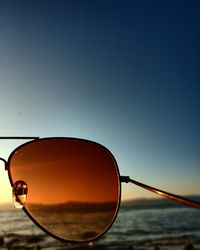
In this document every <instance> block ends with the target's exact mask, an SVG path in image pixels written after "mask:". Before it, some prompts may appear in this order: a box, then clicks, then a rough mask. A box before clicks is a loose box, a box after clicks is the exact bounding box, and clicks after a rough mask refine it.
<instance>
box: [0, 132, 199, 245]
mask: <svg viewBox="0 0 200 250" xmlns="http://www.w3.org/2000/svg"><path fill="white" fill-rule="evenodd" d="M0 139H25V140H29V141H28V142H27V143H24V144H22V145H21V146H19V147H17V148H16V149H15V150H14V151H13V152H12V153H11V155H10V156H9V158H8V160H5V159H3V158H0V160H1V161H3V162H4V163H5V170H7V171H8V176H9V180H10V184H11V186H12V190H13V202H14V205H15V206H16V207H17V208H22V209H23V210H24V212H25V213H26V214H27V215H28V217H29V218H30V219H31V220H32V221H33V222H34V223H35V224H36V225H37V226H39V228H41V229H42V230H43V231H45V232H46V233H47V234H49V235H50V236H52V237H54V238H56V239H59V240H62V241H65V242H72V243H84V242H91V241H93V240H95V239H97V238H99V237H100V236H102V235H103V234H105V233H106V232H107V231H108V230H109V228H110V227H111V226H112V224H113V222H114V221H115V219H116V217H117V213H118V210H119V206H120V200H121V184H122V183H132V184H135V185H137V186H140V187H142V188H145V189H147V190H150V191H152V192H154V193H157V194H159V195H162V196H165V197H167V198H169V199H173V200H176V201H178V202H181V203H184V204H186V205H189V206H192V207H195V208H200V203H199V202H197V201H193V200H189V199H186V198H184V197H181V196H178V195H174V194H172V193H168V192H165V191H163V190H160V189H157V188H154V187H151V186H148V185H145V184H143V183H140V182H138V181H135V180H133V179H131V178H130V177H129V176H121V175H120V173H119V168H118V165H117V162H116V160H115V158H114V156H113V155H112V153H111V152H110V151H109V150H108V149H107V148H105V147H104V146H102V145H100V144H99V143H96V142H93V141H89V140H85V139H77V138H66V137H55V138H54V137H53V138H42V139H40V138H39V137H0Z"/></svg>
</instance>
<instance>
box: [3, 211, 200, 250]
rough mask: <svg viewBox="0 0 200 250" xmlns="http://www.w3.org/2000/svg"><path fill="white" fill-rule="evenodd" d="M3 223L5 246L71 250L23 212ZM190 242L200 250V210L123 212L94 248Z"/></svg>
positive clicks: (168, 245)
mask: <svg viewBox="0 0 200 250" xmlns="http://www.w3.org/2000/svg"><path fill="white" fill-rule="evenodd" d="M0 223H1V226H0V236H3V237H4V241H5V244H7V243H9V242H12V241H14V242H16V239H17V242H18V244H21V245H23V244H27V242H28V243H30V244H37V245H40V246H41V247H42V249H45V248H46V249H62V247H63V249H67V248H66V244H62V243H60V242H59V241H57V240H55V239H53V238H51V237H50V236H47V235H46V234H45V233H43V232H42V231H41V230H40V229H38V227H37V226H35V225H34V224H33V222H31V220H30V219H29V218H28V217H27V216H26V215H25V214H24V212H23V211H22V210H10V211H0ZM20 240H21V243H20ZM188 242H191V243H192V244H193V245H194V246H195V248H197V249H200V210H199V209H193V208H188V207H179V208H178V207H177V208H162V209H159V208H157V209H147V208H145V209H133V208H122V209H120V211H119V214H118V217H117V219H116V221H115V223H114V224H113V226H112V227H111V229H110V230H109V231H108V232H107V233H106V234H105V235H104V236H103V237H102V238H101V239H100V240H98V241H96V242H95V243H94V244H96V245H102V246H115V247H117V246H134V249H153V247H154V246H156V245H157V246H159V247H160V249H183V247H184V246H185V245H186V244H187V243H188ZM64 247H65V248H64ZM70 247H72V246H71V245H69V248H70Z"/></svg>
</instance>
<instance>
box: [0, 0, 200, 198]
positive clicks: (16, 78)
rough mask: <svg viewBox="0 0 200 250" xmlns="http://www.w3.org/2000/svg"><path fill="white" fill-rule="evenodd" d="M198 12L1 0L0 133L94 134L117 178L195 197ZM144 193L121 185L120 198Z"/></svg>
mask: <svg viewBox="0 0 200 250" xmlns="http://www.w3.org/2000/svg"><path fill="white" fill-rule="evenodd" d="M199 13H200V1H198V0H196V1H194V0H188V1H185V0H180V1H177V0H164V1H161V0H160V1H157V0H152V1H148V0H146V1H145V0H138V1H134V0H130V1H128V0H125V1H117V0H115V1H114V0H110V1H107V0H91V1H87V0H85V1H82V0H80V1H78V0H77V1H76V0H75V1H64V0H60V1H46V0H43V1H36V0H34V1H33V0H29V1H25V0H24V1H22V0H19V1H8V0H1V1H0V113H1V118H0V135H1V136H8V135H10V136H14V135H22V136H40V137H48V136H68V137H81V138H86V139H90V140H94V141H97V142H99V143H101V144H103V145H105V146H106V147H107V148H109V150H110V151H112V153H113V154H114V156H115V158H116V160H117V162H118V165H119V168H120V172H121V174H122V175H130V176H131V177H132V178H134V179H136V180H138V181H141V182H144V183H146V184H149V185H153V186H157V187H159V188H161V189H166V190H168V191H170V192H175V193H178V194H199V193H200V181H199V180H200V130H199V128H200V111H199V106H200V70H199V69H200V31H199V27H200V15H199ZM19 143H21V141H20V142H19ZM15 145H16V142H13V141H12V142H11V141H10V142H5V141H1V142H0V156H1V157H5V158H7V157H8V155H9V153H10V152H11V151H12V149H13V148H14V147H15ZM1 166H2V167H1V172H0V173H1V181H0V185H1V190H3V194H2V191H1V195H0V196H1V198H0V199H1V200H0V201H7V200H9V199H10V197H9V194H8V193H9V192H10V190H9V188H8V183H7V180H6V175H5V173H3V164H2V163H1ZM4 172H5V171H4ZM148 195H150V194H148V192H144V191H142V190H140V189H138V188H136V187H134V186H131V184H129V185H127V184H123V198H124V199H126V198H134V197H144V196H148Z"/></svg>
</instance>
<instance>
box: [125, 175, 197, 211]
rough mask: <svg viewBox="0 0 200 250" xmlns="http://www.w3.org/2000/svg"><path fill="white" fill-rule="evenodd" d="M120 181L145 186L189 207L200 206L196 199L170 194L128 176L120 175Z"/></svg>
mask: <svg viewBox="0 0 200 250" xmlns="http://www.w3.org/2000/svg"><path fill="white" fill-rule="evenodd" d="M120 181H121V182H126V183H129V182H130V183H133V184H135V185H137V186H139V187H142V188H145V189H147V190H149V191H151V192H154V193H156V194H159V195H162V196H164V197H167V198H168V199H171V200H175V201H178V202H180V203H183V204H186V205H188V206H191V207H195V208H200V202H198V201H193V200H190V199H187V198H184V197H181V196H179V195H175V194H171V193H168V192H165V191H163V190H160V189H158V188H154V187H151V186H148V185H146V184H143V183H141V182H138V181H135V180H132V179H131V178H130V177H129V176H120Z"/></svg>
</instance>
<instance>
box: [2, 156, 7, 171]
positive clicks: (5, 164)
mask: <svg viewBox="0 0 200 250" xmlns="http://www.w3.org/2000/svg"><path fill="white" fill-rule="evenodd" d="M0 161H3V162H4V166H5V170H7V164H8V163H7V161H6V160H5V159H4V158H1V157H0Z"/></svg>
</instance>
